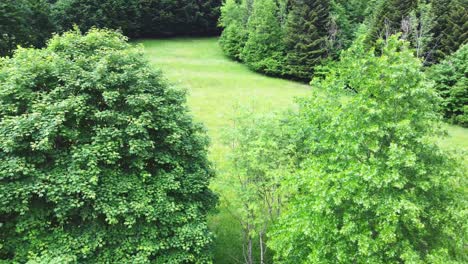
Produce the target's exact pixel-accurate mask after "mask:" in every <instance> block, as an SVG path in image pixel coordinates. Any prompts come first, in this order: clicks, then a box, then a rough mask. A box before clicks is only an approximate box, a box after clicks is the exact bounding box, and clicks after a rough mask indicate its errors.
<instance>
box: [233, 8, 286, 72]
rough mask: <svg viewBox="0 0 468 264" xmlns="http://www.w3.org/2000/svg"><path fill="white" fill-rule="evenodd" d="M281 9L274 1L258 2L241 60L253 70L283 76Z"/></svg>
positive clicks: (249, 23) (250, 18) (253, 12)
mask: <svg viewBox="0 0 468 264" xmlns="http://www.w3.org/2000/svg"><path fill="white" fill-rule="evenodd" d="M278 13H279V8H278V5H277V3H276V1H274V0H256V1H254V3H253V8H252V14H251V15H250V17H249V21H248V23H247V30H248V40H247V42H246V44H245V47H244V49H243V51H242V54H241V59H242V60H243V61H244V62H245V63H246V64H247V65H248V66H249V67H250V68H251V69H253V70H255V71H260V72H263V73H266V74H269V75H275V76H278V75H281V74H282V72H283V70H282V65H283V63H282V60H283V57H284V46H283V44H282V30H281V25H280V22H279V19H278Z"/></svg>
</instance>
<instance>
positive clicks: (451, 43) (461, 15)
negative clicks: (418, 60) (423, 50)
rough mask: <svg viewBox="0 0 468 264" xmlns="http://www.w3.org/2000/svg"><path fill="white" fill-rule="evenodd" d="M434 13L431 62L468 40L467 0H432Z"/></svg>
mask: <svg viewBox="0 0 468 264" xmlns="http://www.w3.org/2000/svg"><path fill="white" fill-rule="evenodd" d="M432 7H433V10H434V15H435V24H434V28H433V32H432V33H433V35H434V38H433V41H432V43H431V45H430V48H431V50H430V59H431V61H432V62H437V61H440V60H442V59H443V58H444V57H445V56H448V55H450V54H452V53H453V52H455V51H456V50H458V49H459V48H460V46H462V45H463V44H465V43H467V40H468V12H467V11H466V10H467V8H468V0H432Z"/></svg>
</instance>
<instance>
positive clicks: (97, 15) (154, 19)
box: [0, 0, 221, 56]
mask: <svg viewBox="0 0 468 264" xmlns="http://www.w3.org/2000/svg"><path fill="white" fill-rule="evenodd" d="M220 6H221V0H209V1H197V0H181V1H167V0H99V1H95V0H56V1H55V0H54V1H52V0H5V1H3V0H2V1H1V2H0V56H3V55H11V54H12V51H13V50H14V49H16V45H18V44H20V45H22V46H35V47H42V46H44V44H45V42H46V40H47V39H48V38H50V36H51V33H52V32H65V31H67V30H70V29H72V27H73V26H74V25H77V26H78V27H79V28H80V29H81V30H82V31H88V30H89V29H91V28H92V27H98V28H109V29H119V30H121V31H122V33H123V34H124V35H126V36H128V37H131V38H138V37H147V38H148V37H167V36H178V35H216V34H218V33H219V30H218V28H217V23H218V18H219V14H220V10H219V9H220Z"/></svg>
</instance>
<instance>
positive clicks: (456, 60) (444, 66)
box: [429, 45, 468, 127]
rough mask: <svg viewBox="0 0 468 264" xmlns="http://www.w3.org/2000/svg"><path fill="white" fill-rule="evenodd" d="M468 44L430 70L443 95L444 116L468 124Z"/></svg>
mask: <svg viewBox="0 0 468 264" xmlns="http://www.w3.org/2000/svg"><path fill="white" fill-rule="evenodd" d="M467 73H468V45H464V46H462V47H461V48H460V49H459V50H458V51H457V52H455V53H454V54H452V55H451V56H449V57H447V58H446V59H445V60H444V61H443V62H441V63H440V64H438V65H435V66H433V67H432V68H431V69H430V70H429V76H430V77H431V78H432V80H434V81H435V88H436V89H437V91H438V92H439V95H440V96H441V97H442V99H443V101H442V105H441V107H442V112H443V114H444V117H445V118H447V119H448V120H449V121H451V122H452V123H454V124H459V125H462V126H465V127H466V126H468V78H467V77H468V76H467Z"/></svg>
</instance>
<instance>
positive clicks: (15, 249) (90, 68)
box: [0, 29, 216, 263]
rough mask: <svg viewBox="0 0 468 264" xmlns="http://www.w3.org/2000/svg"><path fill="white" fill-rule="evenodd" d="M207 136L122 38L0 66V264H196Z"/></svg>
mask: <svg viewBox="0 0 468 264" xmlns="http://www.w3.org/2000/svg"><path fill="white" fill-rule="evenodd" d="M207 143H208V140H207V137H206V135H205V131H204V129H203V128H202V127H201V126H200V125H199V124H197V123H194V122H193V121H192V118H191V116H190V115H189V113H188V111H187V107H186V105H185V95H184V93H183V92H182V91H180V90H176V89H174V88H172V87H170V86H169V85H168V84H167V83H166V82H165V80H164V78H163V77H162V75H161V73H160V72H158V71H155V70H154V69H153V68H152V67H151V66H150V65H149V63H148V62H147V61H146V60H145V59H144V58H143V53H142V51H141V50H140V48H137V47H133V46H132V45H130V44H128V43H126V39H125V37H123V36H122V35H120V34H119V33H115V32H113V31H106V30H97V29H93V30H91V31H90V32H89V33H88V34H86V35H82V34H81V33H80V32H78V31H72V32H68V33H65V34H63V35H62V36H55V37H54V38H53V39H52V40H51V41H50V42H49V44H48V46H47V47H46V48H44V49H40V50H39V49H23V48H21V49H19V50H18V51H17V52H16V53H15V55H14V56H13V57H12V58H2V59H0V259H4V260H7V261H12V262H18V263H26V262H27V261H31V262H33V263H70V262H72V263H83V262H86V263H129V262H132V263H135V262H136V263H203V262H208V261H209V259H210V256H209V251H208V248H209V246H210V242H211V236H210V234H209V231H208V230H207V226H206V214H207V211H208V210H209V209H210V208H212V206H213V205H214V202H215V201H216V199H215V196H214V195H213V193H212V192H211V191H210V190H209V189H208V184H209V182H210V179H211V178H212V176H213V171H212V169H211V166H210V163H209V162H208V159H207Z"/></svg>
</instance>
